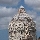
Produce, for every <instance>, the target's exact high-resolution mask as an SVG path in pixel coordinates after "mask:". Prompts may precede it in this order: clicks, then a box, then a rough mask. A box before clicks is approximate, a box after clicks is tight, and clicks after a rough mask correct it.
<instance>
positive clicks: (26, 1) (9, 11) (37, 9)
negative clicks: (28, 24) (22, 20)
mask: <svg viewBox="0 0 40 40" xmlns="http://www.w3.org/2000/svg"><path fill="white" fill-rule="evenodd" d="M21 5H23V6H24V8H25V10H26V13H27V14H29V15H30V16H31V17H32V18H33V20H34V21H35V22H36V30H37V31H36V35H37V37H39V36H40V0H0V40H8V24H9V22H10V21H11V19H12V18H13V16H14V15H16V14H17V12H18V9H19V7H20V6H21Z"/></svg>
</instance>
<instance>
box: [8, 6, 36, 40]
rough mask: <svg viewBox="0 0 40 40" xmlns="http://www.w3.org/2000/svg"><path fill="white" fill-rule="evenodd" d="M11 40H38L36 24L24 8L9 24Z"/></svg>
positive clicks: (20, 9) (21, 7) (21, 8)
mask: <svg viewBox="0 0 40 40" xmlns="http://www.w3.org/2000/svg"><path fill="white" fill-rule="evenodd" d="M8 30H9V40H36V24H35V22H34V21H33V19H32V17H30V15H28V14H27V13H26V11H25V9H24V7H23V6H20V8H19V9H18V13H17V14H16V15H15V16H14V17H13V18H12V20H11V21H10V23H9V27H8Z"/></svg>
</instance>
